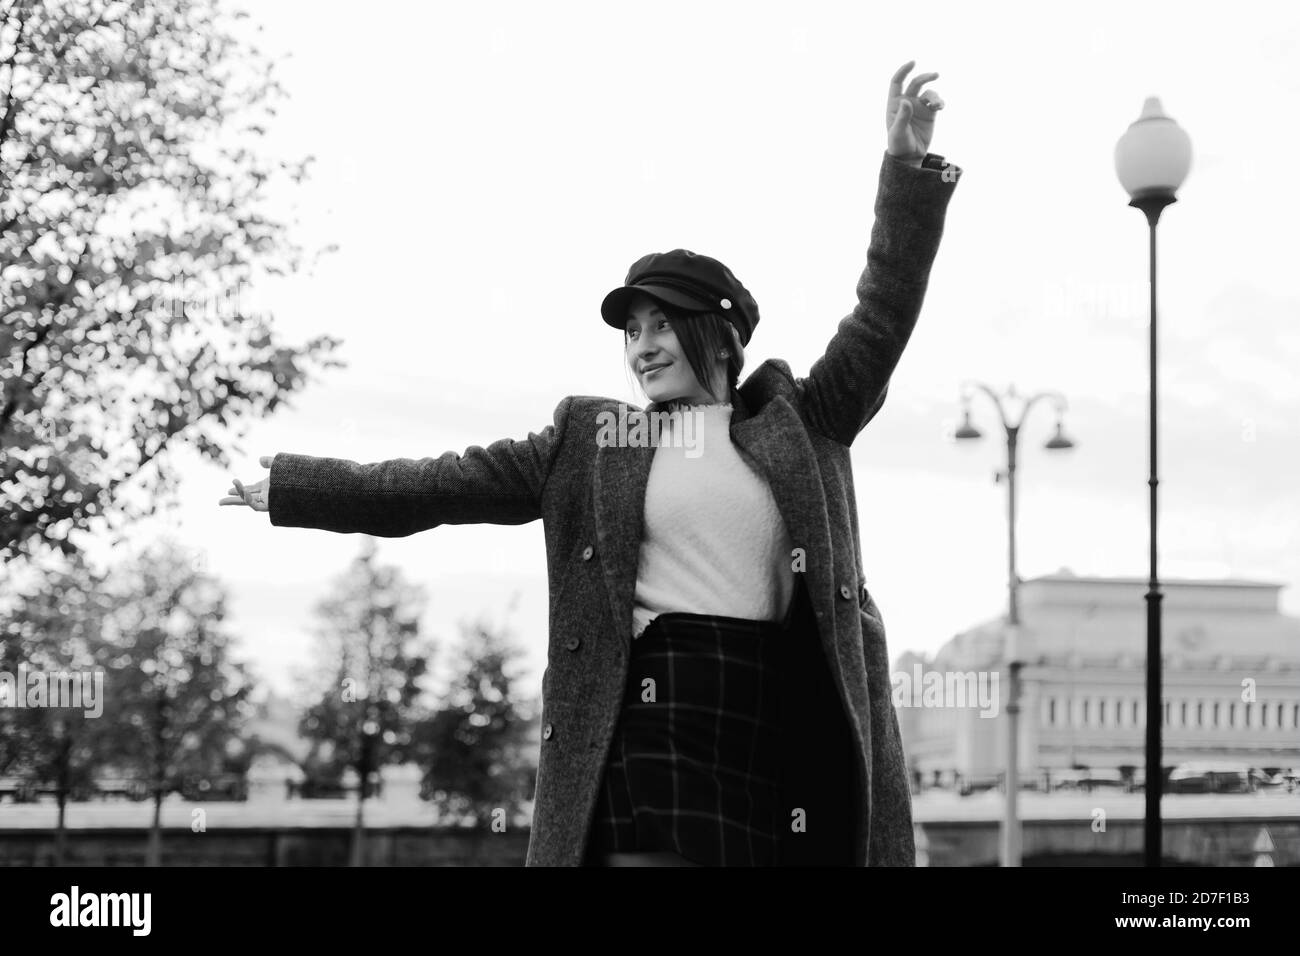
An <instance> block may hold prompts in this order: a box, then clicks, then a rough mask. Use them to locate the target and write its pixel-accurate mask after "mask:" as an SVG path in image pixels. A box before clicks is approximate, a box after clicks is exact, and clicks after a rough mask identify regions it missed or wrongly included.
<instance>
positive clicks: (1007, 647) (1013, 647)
mask: <svg viewBox="0 0 1300 956" xmlns="http://www.w3.org/2000/svg"><path fill="white" fill-rule="evenodd" d="M972 388H973V389H978V390H979V391H982V392H984V393H985V394H986V395H988V396H989V398H991V399H993V404H994V405H995V406H996V407H997V410H998V416H999V417H1000V418H1001V420H1002V430H1003V432H1004V433H1005V434H1006V440H1007V468H1006V471H1005V472H1001V471H1000V472H995V473H994V480H995V481H999V482H1000V481H1003V480H1004V479H1005V481H1006V483H1007V502H1008V507H1007V515H1008V521H1007V531H1008V548H1007V565H1008V573H1007V636H1006V641H1005V643H1004V644H1003V653H1002V656H1003V660H1004V662H1005V665H1006V668H1007V672H1008V677H1009V679H1010V686H1009V687H1008V690H1007V706H1006V713H1007V725H1006V726H1007V738H1006V757H1007V769H1006V776H1005V780H1006V812H1005V816H1004V820H1003V825H1002V845H1001V855H1002V865H1003V866H1019V865H1020V820H1019V810H1018V807H1017V799H1018V796H1019V790H1020V772H1019V759H1020V757H1019V752H1018V751H1019V733H1020V668H1021V666H1022V664H1023V662H1022V661H1021V660H1020V648H1019V632H1020V606H1019V600H1018V593H1017V588H1018V587H1019V584H1020V579H1019V577H1018V576H1017V574H1016V454H1017V440H1018V438H1019V435H1020V428H1021V426H1022V425H1023V424H1024V421H1025V418H1026V417H1028V415H1029V410H1030V408H1032V407H1033V405H1034V404H1035V403H1036V402H1038V401H1039V400H1040V399H1044V398H1047V399H1051V400H1052V401H1053V403H1054V404H1055V406H1056V433H1055V434H1054V435H1053V436H1052V437H1051V438H1050V439H1049V440H1048V441H1047V443H1046V444H1045V445H1044V446H1043V447H1044V448H1047V449H1048V450H1049V451H1064V450H1066V449H1070V448H1073V447H1074V442H1072V441H1071V440H1070V439H1069V438H1067V437H1066V436H1065V432H1064V426H1063V422H1062V416H1063V415H1064V414H1065V411H1066V409H1067V404H1066V401H1065V396H1064V395H1062V394H1060V393H1059V392H1038V393H1037V394H1035V395H1033V396H1031V397H1030V398H1029V399H1028V400H1026V401H1025V404H1024V407H1023V409H1022V410H1021V412H1020V417H1019V418H1018V419H1017V420H1016V421H1015V422H1014V423H1012V422H1011V421H1009V420H1008V418H1007V411H1006V407H1005V406H1004V405H1003V401H1002V398H1001V397H1000V396H999V395H998V394H997V393H996V392H995V391H993V389H991V388H990V387H989V386H987V385H985V384H983V383H982V382H969V381H968V382H963V383H962V387H961V390H962V396H961V401H962V409H963V412H964V415H963V418H962V423H961V426H960V427H958V429H957V430H956V432H954V433H953V437H954V438H955V439H956V440H958V441H972V440H975V439H978V438H980V437H982V435H981V432H980V431H979V429H977V428H976V427H975V426H974V425H972V424H971V420H970V400H971V397H972V395H971V389H972ZM1017 397H1018V396H1017V395H1016V390H1015V386H1008V387H1007V391H1006V398H1008V399H1013V400H1014V399H1016V398H1017Z"/></svg>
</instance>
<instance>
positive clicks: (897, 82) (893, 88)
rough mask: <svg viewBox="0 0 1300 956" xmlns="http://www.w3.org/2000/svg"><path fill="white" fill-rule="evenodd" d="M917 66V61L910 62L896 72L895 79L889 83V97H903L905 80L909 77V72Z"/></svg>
mask: <svg viewBox="0 0 1300 956" xmlns="http://www.w3.org/2000/svg"><path fill="white" fill-rule="evenodd" d="M914 66H916V61H915V60H908V61H907V62H906V63H904V64H903V65H902V66H900V67H899V68H898V69H897V70H895V71H894V75H893V77H892V78H891V79H890V81H889V95H890V96H891V97H894V96H901V95H902V93H903V78H904V77H905V76H907V74H908V71H909V70H911V69H912V67H914Z"/></svg>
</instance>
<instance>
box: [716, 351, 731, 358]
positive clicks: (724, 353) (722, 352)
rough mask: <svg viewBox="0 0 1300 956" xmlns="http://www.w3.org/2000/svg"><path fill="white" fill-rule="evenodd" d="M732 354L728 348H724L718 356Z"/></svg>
mask: <svg viewBox="0 0 1300 956" xmlns="http://www.w3.org/2000/svg"><path fill="white" fill-rule="evenodd" d="M730 354H731V353H730V352H728V351H727V350H726V349H723V350H722V351H721V352H719V353H718V358H726V357H727V356H728V355H730Z"/></svg>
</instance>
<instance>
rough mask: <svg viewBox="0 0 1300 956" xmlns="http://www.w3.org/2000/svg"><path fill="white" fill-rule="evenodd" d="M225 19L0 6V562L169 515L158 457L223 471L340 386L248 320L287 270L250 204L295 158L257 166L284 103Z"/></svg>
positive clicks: (163, 463)
mask: <svg viewBox="0 0 1300 956" xmlns="http://www.w3.org/2000/svg"><path fill="white" fill-rule="evenodd" d="M246 17H247V14H246V13H243V12H234V13H228V12H226V10H225V5H224V4H221V3H219V2H218V0H187V2H184V3H178V2H175V0H48V2H38V0H0V449H3V454H0V488H3V491H4V496H5V497H6V499H8V502H7V506H6V507H5V508H3V509H0V561H9V560H10V559H11V558H13V557H14V556H16V555H25V556H34V555H36V554H38V553H40V552H42V551H49V550H50V549H58V550H61V551H63V552H65V553H70V552H72V551H74V550H75V549H76V544H75V541H74V537H75V536H74V535H73V532H76V531H80V530H86V529H87V528H89V527H90V526H92V525H94V526H96V527H99V526H100V525H101V523H106V524H107V525H108V527H109V529H110V530H112V531H114V532H116V533H118V534H119V535H120V533H121V529H122V528H129V527H130V526H131V525H132V524H133V523H134V522H135V521H136V520H137V519H139V518H141V517H143V516H147V515H149V514H152V513H153V512H154V511H155V509H156V508H157V507H158V505H159V503H160V502H165V501H168V500H174V492H175V484H176V476H175V475H174V474H173V473H172V471H171V470H170V468H169V456H170V453H171V452H172V451H173V450H174V449H175V448H176V447H177V445H178V444H180V443H186V444H190V445H192V446H193V447H194V448H196V449H197V450H198V451H199V452H200V454H201V455H203V456H204V457H206V458H207V459H209V460H211V461H213V462H214V463H216V464H218V465H221V466H223V467H224V466H228V465H229V464H230V462H229V460H228V459H227V457H226V455H225V452H224V451H223V448H222V443H221V439H222V438H223V437H224V433H225V430H226V429H231V428H234V429H237V430H238V431H237V433H236V436H235V437H236V438H238V437H242V435H243V434H244V431H243V429H244V427H245V426H244V423H245V422H246V421H247V420H248V419H249V418H251V417H254V416H256V417H261V416H264V415H266V414H268V413H270V412H272V411H274V410H275V408H276V407H277V406H278V405H279V403H280V402H282V401H286V400H287V397H288V396H289V395H290V394H292V393H293V392H295V391H297V390H299V389H301V388H302V387H303V385H304V384H305V382H306V380H307V378H308V375H309V373H310V372H311V371H312V370H313V369H315V368H323V367H327V366H339V365H341V364H342V363H341V362H339V361H337V360H334V359H333V358H331V354H332V352H333V350H334V349H335V348H336V347H337V345H338V344H340V341H339V340H338V339H335V338H332V337H329V336H320V337H317V338H314V339H312V340H310V341H309V342H307V343H306V345H305V346H302V347H294V346H291V345H287V344H285V343H284V342H283V341H281V340H279V339H278V338H277V337H276V336H275V335H274V334H273V330H272V327H271V322H270V317H269V316H268V315H267V314H265V313H263V312H259V311H257V310H255V309H253V308H252V304H251V302H249V301H248V299H249V295H248V290H249V288H250V287H251V285H250V284H256V280H259V279H264V278H265V277H266V276H278V275H287V274H291V273H293V272H296V271H298V270H300V269H301V268H302V267H303V265H304V261H305V260H306V259H307V257H308V254H307V253H306V252H305V251H304V249H303V248H302V247H301V246H299V245H298V244H297V243H296V242H294V241H293V240H292V239H291V238H290V237H289V229H288V226H287V225H286V224H285V223H284V222H283V221H281V220H280V219H279V218H278V217H277V216H276V215H275V214H274V213H273V212H271V211H269V210H268V208H267V204H268V198H269V194H270V192H271V189H272V187H273V185H274V184H275V183H277V182H278V181H280V180H281V179H285V178H287V179H288V180H289V181H291V182H292V183H294V184H299V183H301V182H302V181H303V179H304V178H305V177H306V175H307V167H308V165H309V164H310V162H311V160H312V157H307V158H306V159H304V160H301V161H293V162H290V161H286V160H282V159H271V158H269V157H267V156H265V155H263V153H262V151H260V149H259V147H260V145H261V144H260V141H261V138H262V137H263V135H264V133H265V131H266V124H267V123H268V122H269V118H270V117H273V116H274V115H275V113H276V110H275V102H276V101H277V100H278V99H280V98H281V97H283V95H284V91H283V88H282V87H281V85H280V83H279V82H278V80H277V79H275V77H274V66H275V64H274V63H271V62H267V58H266V57H265V56H264V55H263V53H262V52H261V50H260V49H259V48H258V47H257V46H256V45H255V43H254V42H253V39H252V38H250V36H249V35H248V30H247V28H246V27H245V25H244V24H242V22H241V21H243V20H244V19H245V18H246ZM328 251H332V247H329V248H325V249H320V250H317V251H316V252H315V253H314V254H313V256H312V261H313V262H314V261H315V258H318V257H319V255H320V254H321V253H322V252H328ZM234 447H235V449H236V450H241V449H239V446H238V444H235V445H234ZM150 465H153V468H149V467H148V466H150ZM133 480H134V485H127V484H126V483H128V482H132V481H133ZM132 489H134V490H135V491H136V492H138V493H137V494H135V495H130V494H127V491H128V490H132Z"/></svg>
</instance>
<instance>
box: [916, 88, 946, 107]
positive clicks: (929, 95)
mask: <svg viewBox="0 0 1300 956" xmlns="http://www.w3.org/2000/svg"><path fill="white" fill-rule="evenodd" d="M921 102H922V103H923V104H925V105H926V106H928V107H929V108H930V109H932V110H934V111H935V112H936V113H937V112H939V110H941V109H943V97H942V96H940V95H939V94H938V93H936V92H935V91H934V90H926V91H925V92H924V93H922V94H921Z"/></svg>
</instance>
